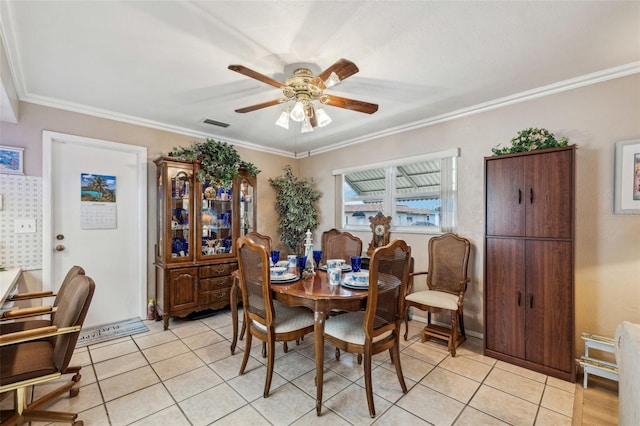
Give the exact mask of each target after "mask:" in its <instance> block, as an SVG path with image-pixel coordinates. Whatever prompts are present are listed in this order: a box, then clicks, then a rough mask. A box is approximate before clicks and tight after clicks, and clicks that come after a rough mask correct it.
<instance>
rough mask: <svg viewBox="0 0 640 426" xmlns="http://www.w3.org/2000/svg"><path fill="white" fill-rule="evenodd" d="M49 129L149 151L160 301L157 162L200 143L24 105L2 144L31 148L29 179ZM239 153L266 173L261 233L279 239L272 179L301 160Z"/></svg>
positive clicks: (5, 126) (0, 132)
mask: <svg viewBox="0 0 640 426" xmlns="http://www.w3.org/2000/svg"><path fill="white" fill-rule="evenodd" d="M43 130H50V131H54V132H60V133H66V134H72V135H79V136H84V137H89V138H96V139H103V140H108V141H113V142H120V143H126V144H131V145H139V146H145V147H147V154H148V163H147V164H148V168H147V171H148V173H147V182H148V189H149V190H148V192H147V203H148V206H147V207H148V224H147V230H148V235H149V239H148V244H147V250H148V260H149V261H148V268H147V269H148V270H147V276H148V279H147V281H148V283H147V289H148V296H149V297H155V281H154V280H155V271H154V269H153V261H154V257H153V253H154V244H155V238H156V207H155V206H156V190H155V174H156V166H155V164H153V160H155V159H156V158H158V157H160V156H162V155H167V153H168V152H169V151H171V150H172V149H173V147H175V146H179V145H184V146H186V145H191V144H192V143H193V142H194V141H196V140H198V138H195V137H191V136H185V135H179V134H175V133H169V132H165V131H161V130H155V129H150V128H146V127H141V126H136V125H132V124H126V123H122V122H118V121H113V120H105V119H102V118H97V117H92V116H88V115H84V114H77V113H74V112H69V111H63V110H59V109H55V108H48V107H43V106H39V105H35V104H30V103H26V102H22V103H20V121H19V123H18V124H11V123H5V122H0V145H9V146H16V147H24V148H25V151H24V157H25V174H27V175H29V176H42V131H43ZM200 140H201V139H200ZM237 150H238V153H239V154H240V156H241V157H242V159H243V160H245V161H249V162H252V163H254V164H255V165H256V166H257V167H258V168H259V169H260V170H261V173H260V174H258V185H257V186H258V187H257V192H258V198H259V199H260V200H261V201H260V203H258V218H257V219H258V225H257V226H258V229H259V230H260V231H261V232H264V233H266V234H269V235H276V226H277V221H276V217H275V212H274V208H273V205H274V203H273V201H272V200H273V199H274V195H273V190H272V189H271V186H270V185H269V182H268V178H270V177H274V176H279V175H281V174H282V173H283V172H284V167H285V165H287V164H291V165H292V166H293V168H294V172H295V171H297V167H296V161H297V160H295V159H293V158H287V157H282V156H279V155H272V154H266V153H263V152H258V151H254V150H248V149H244V148H237ZM28 275H29V276H30V277H32V278H31V279H30V282H31V284H30V285H29V287H28V288H29V289H30V290H33V281H34V279H36V278H39V279H41V278H40V277H41V275H40V274H39V271H29V272H28Z"/></svg>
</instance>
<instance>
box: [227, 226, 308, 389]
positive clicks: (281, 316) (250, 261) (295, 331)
mask: <svg viewBox="0 0 640 426" xmlns="http://www.w3.org/2000/svg"><path fill="white" fill-rule="evenodd" d="M238 263H239V266H240V277H241V278H240V285H241V288H242V305H243V311H244V320H245V322H246V323H247V336H246V339H245V340H246V343H245V351H244V358H243V359H242V365H241V366H240V375H242V374H244V370H245V368H246V366H247V361H248V360H249V352H250V351H251V341H252V337H256V338H258V339H260V340H261V341H263V342H266V346H267V376H266V379H265V384H264V392H263V394H262V395H263V397H265V398H267V397H268V396H269V389H270V388H271V378H272V377H273V363H274V360H275V354H274V352H275V342H287V341H291V340H297V339H299V338H301V337H303V336H304V335H305V334H308V333H311V332H313V326H314V321H313V313H312V312H311V311H309V310H308V309H304V308H300V307H295V308H294V307H289V306H286V305H283V304H281V303H274V300H273V296H272V291H271V274H270V269H269V253H267V250H266V248H265V246H263V245H260V244H255V243H254V242H252V241H251V240H250V239H248V238H246V237H242V238H240V239H238ZM258 265H260V266H258Z"/></svg>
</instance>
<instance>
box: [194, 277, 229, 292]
mask: <svg viewBox="0 0 640 426" xmlns="http://www.w3.org/2000/svg"><path fill="white" fill-rule="evenodd" d="M232 283H233V279H232V278H231V276H229V275H227V276H226V277H217V278H201V279H200V292H201V293H204V292H207V291H215V290H222V289H225V288H231V284H232Z"/></svg>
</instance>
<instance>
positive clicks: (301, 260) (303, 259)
mask: <svg viewBox="0 0 640 426" xmlns="http://www.w3.org/2000/svg"><path fill="white" fill-rule="evenodd" d="M306 263H307V256H297V257H296V264H297V266H298V275H300V278H302V271H304V265H305V264H306Z"/></svg>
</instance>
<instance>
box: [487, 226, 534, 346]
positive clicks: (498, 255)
mask: <svg viewBox="0 0 640 426" xmlns="http://www.w3.org/2000/svg"><path fill="white" fill-rule="evenodd" d="M486 244H487V245H486V253H485V256H486V280H487V286H486V294H485V298H486V310H487V312H486V313H485V318H491V319H492V320H491V321H488V322H487V324H486V329H485V330H486V331H485V336H484V338H485V345H486V347H487V349H491V350H494V351H497V352H501V353H504V354H508V355H511V356H515V357H519V358H524V356H525V341H524V339H523V338H522V336H523V334H524V324H525V308H524V302H525V300H524V296H525V294H524V292H525V288H524V267H525V260H524V240H518V239H502V238H487V242H486ZM505 265H509V267H508V268H505V267H504V266H505Z"/></svg>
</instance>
